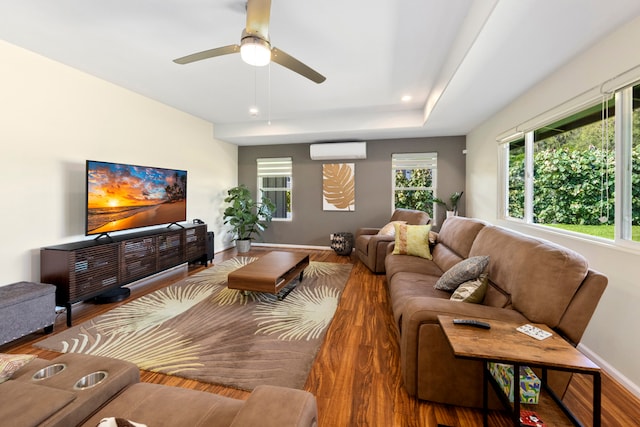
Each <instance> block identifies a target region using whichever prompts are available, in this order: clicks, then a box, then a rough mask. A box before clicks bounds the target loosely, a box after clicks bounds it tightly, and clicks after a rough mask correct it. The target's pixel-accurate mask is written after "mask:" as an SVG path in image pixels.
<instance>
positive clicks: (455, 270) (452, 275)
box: [435, 256, 489, 292]
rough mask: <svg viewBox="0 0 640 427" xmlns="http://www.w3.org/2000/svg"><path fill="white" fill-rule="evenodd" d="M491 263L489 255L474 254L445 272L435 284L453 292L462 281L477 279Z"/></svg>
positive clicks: (439, 287) (440, 288)
mask: <svg viewBox="0 0 640 427" xmlns="http://www.w3.org/2000/svg"><path fill="white" fill-rule="evenodd" d="M487 265H489V257H488V256H474V257H471V258H467V259H465V260H462V261H460V262H459V263H457V264H456V265H454V266H453V267H451V268H450V269H448V270H447V271H445V272H444V274H443V275H442V276H440V278H439V279H438V281H437V282H436V284H435V288H436V289H439V290H441V291H449V292H453V291H455V290H456V288H457V287H458V286H460V285H461V284H462V283H464V282H466V281H468V280H472V279H476V278H478V276H480V275H481V274H482V273H483V272H484V270H485V269H486V268H487Z"/></svg>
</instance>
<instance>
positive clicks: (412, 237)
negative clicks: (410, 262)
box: [393, 224, 431, 259]
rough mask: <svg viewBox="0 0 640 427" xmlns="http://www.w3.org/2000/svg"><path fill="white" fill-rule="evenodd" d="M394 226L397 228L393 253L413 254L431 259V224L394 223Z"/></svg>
mask: <svg viewBox="0 0 640 427" xmlns="http://www.w3.org/2000/svg"><path fill="white" fill-rule="evenodd" d="M394 227H395V230H396V244H395V246H394V248H393V253H394V254H395V255H412V256H419V257H421V258H426V259H431V252H430V251H429V231H430V230H431V224H427V225H407V224H394Z"/></svg>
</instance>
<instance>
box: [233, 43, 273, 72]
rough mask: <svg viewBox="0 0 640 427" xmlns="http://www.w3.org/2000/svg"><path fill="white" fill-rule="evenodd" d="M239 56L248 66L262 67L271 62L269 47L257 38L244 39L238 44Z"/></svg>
mask: <svg viewBox="0 0 640 427" xmlns="http://www.w3.org/2000/svg"><path fill="white" fill-rule="evenodd" d="M240 56H241V57H242V60H243V61H244V62H246V63H247V64H249V65H254V66H256V67H263V66H265V65H267V64H268V63H269V62H270V61H271V46H270V45H269V42H267V41H266V40H263V39H260V38H258V37H252V36H249V37H245V38H243V39H242V42H241V44H240Z"/></svg>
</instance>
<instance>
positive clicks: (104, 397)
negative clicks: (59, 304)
mask: <svg viewBox="0 0 640 427" xmlns="http://www.w3.org/2000/svg"><path fill="white" fill-rule="evenodd" d="M53 365H62V366H64V367H65V368H64V369H63V370H61V371H60V372H58V373H57V374H55V375H52V376H49V377H46V378H43V379H38V378H35V379H34V374H36V373H39V372H42V369H43V368H47V367H51V366H53ZM95 372H104V373H106V374H105V378H104V379H103V380H102V381H101V382H98V383H96V384H95V385H93V386H91V387H88V388H85V389H78V388H77V387H75V385H76V383H77V381H78V379H80V378H83V377H84V376H86V375H88V374H92V373H95ZM139 381H140V371H139V369H138V368H137V367H136V366H135V365H134V364H132V363H129V362H125V361H122V360H116V359H111V358H107V357H100V356H89V355H83V354H64V355H62V356H59V357H57V358H56V359H54V360H51V361H49V360H45V359H35V360H33V361H31V362H29V363H28V364H27V365H26V366H24V367H22V368H21V369H20V370H18V371H16V372H15V373H14V374H13V376H12V377H11V379H9V380H7V381H5V382H3V383H1V384H0V398H1V399H2V402H3V404H2V405H0V420H4V421H5V422H7V423H8V424H7V425H15V426H21V427H28V426H39V427H45V426H46V427H72V426H82V427H96V426H97V425H98V423H99V422H100V420H101V419H102V418H109V417H116V418H123V419H127V420H131V421H133V422H137V423H142V424H145V425H147V426H149V427H152V426H189V427H197V426H201V427H223V426H225V427H226V426H229V427H249V426H257V425H260V426H266V427H269V426H273V427H276V426H277V427H286V426H296V427H317V407H316V400H315V397H314V396H313V395H312V394H310V393H308V392H306V391H302V390H296V389H289V388H284V387H276V386H266V385H265V386H259V387H256V389H254V391H253V392H252V393H251V395H250V396H249V398H248V399H247V400H246V401H245V400H239V399H232V398H228V397H224V396H220V395H216V394H213V393H206V392H202V391H197V390H190V389H183V388H179V387H171V386H166V385H158V384H149V383H141V382H139ZM85 385H90V382H87V383H86V384H85ZM0 424H2V423H0ZM2 425H5V424H2Z"/></svg>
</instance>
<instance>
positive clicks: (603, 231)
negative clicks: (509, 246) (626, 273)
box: [501, 84, 640, 242]
mask: <svg viewBox="0 0 640 427" xmlns="http://www.w3.org/2000/svg"><path fill="white" fill-rule="evenodd" d="M574 111H575V110H574ZM556 117H558V116H556ZM502 142H503V149H502V151H501V152H502V156H503V163H502V164H503V168H504V169H503V171H502V177H503V178H502V179H503V188H504V193H503V197H502V201H503V202H502V203H503V205H502V208H503V213H504V216H505V217H507V218H509V219H517V220H521V221H524V222H525V223H533V224H541V225H545V226H551V227H555V228H560V229H564V230H568V231H570V232H576V233H581V234H586V235H590V236H594V237H599V238H604V239H609V240H614V241H618V242H621V241H634V242H640V85H637V84H636V86H634V87H626V88H622V89H619V90H617V91H616V92H615V97H610V98H605V99H603V100H602V102H599V103H595V104H592V105H591V106H590V107H587V108H583V109H581V110H580V111H578V112H576V113H573V114H567V115H566V116H565V117H562V118H560V119H556V120H555V121H553V122H552V123H550V124H548V125H547V124H545V125H538V126H531V127H530V129H528V130H526V131H524V132H523V133H522V132H521V133H517V132H516V133H514V134H513V137H512V138H511V139H510V140H506V141H502Z"/></svg>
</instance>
